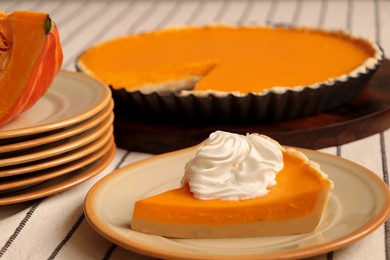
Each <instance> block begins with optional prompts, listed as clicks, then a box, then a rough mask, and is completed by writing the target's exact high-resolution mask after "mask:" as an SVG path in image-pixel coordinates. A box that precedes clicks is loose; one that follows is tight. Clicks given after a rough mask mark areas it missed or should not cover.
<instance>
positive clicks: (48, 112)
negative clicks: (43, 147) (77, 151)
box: [0, 71, 111, 139]
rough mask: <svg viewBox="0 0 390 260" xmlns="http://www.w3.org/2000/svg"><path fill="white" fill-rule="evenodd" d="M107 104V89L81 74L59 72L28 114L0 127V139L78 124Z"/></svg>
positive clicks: (109, 96)
mask: <svg viewBox="0 0 390 260" xmlns="http://www.w3.org/2000/svg"><path fill="white" fill-rule="evenodd" d="M110 100H111V91H110V89H109V88H108V87H107V86H106V85H105V84H104V83H102V82H100V81H98V80H96V79H93V78H91V77H89V76H86V75H85V74H81V73H77V72H67V71H61V72H60V73H58V75H57V76H56V77H55V78H54V81H53V83H52V85H51V86H50V88H49V90H48V91H47V92H46V94H45V95H43V96H42V97H41V98H40V99H39V101H38V102H37V103H36V104H35V105H34V106H33V107H31V108H30V109H29V110H27V111H25V112H24V113H22V114H20V115H18V116H17V117H16V118H14V119H13V120H12V121H11V122H9V123H8V124H6V125H4V126H2V127H0V139H5V138H13V137H18V136H26V135H32V134H37V133H42V132H47V131H51V130H55V129H59V128H62V127H66V126H69V125H72V124H76V123H78V122H81V121H83V120H85V119H87V118H89V117H91V116H93V115H95V114H96V113H97V112H99V111H100V110H102V109H103V108H104V107H106V106H107V104H108V103H109V101H110Z"/></svg>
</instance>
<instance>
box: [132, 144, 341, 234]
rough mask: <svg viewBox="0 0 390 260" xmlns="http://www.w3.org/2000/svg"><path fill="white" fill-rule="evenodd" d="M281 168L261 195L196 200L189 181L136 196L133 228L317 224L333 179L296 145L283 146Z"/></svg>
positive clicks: (270, 230) (293, 229) (218, 229)
mask: <svg viewBox="0 0 390 260" xmlns="http://www.w3.org/2000/svg"><path fill="white" fill-rule="evenodd" d="M283 157H284V159H283V161H284V168H283V170H282V171H281V172H279V173H278V175H277V177H276V183H277V184H276V185H274V186H272V187H269V188H268V189H269V193H268V194H266V195H265V196H262V197H258V198H254V199H247V200H239V201H223V200H218V199H214V200H200V199H196V198H194V197H193V195H192V193H191V192H190V190H189V187H188V185H187V186H183V187H180V188H177V189H173V190H169V191H166V192H164V193H160V194H157V195H154V196H151V197H148V198H144V199H140V200H138V201H136V202H135V206H134V213H133V219H132V222H131V228H132V229H133V230H135V231H140V232H143V233H148V234H156V235H161V236H166V237H176V238H232V237H256V236H274V235H290V234H298V233H307V232H311V231H313V230H315V228H316V227H317V225H318V223H319V222H320V219H321V216H322V212H323V210H324V208H325V205H326V203H327V201H328V197H329V192H330V190H331V189H332V185H333V183H332V182H331V181H330V180H329V179H328V178H327V176H326V175H325V174H324V173H323V172H322V171H321V170H320V169H319V166H318V165H317V164H316V163H314V162H312V161H310V160H308V158H307V157H306V156H305V155H303V154H302V153H301V152H298V151H297V150H295V149H294V148H287V149H286V150H285V151H284V152H283Z"/></svg>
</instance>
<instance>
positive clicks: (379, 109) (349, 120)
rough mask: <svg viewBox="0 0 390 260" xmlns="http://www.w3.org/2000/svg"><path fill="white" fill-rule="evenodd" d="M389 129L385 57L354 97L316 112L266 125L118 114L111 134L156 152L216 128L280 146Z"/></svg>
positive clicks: (318, 144)
mask: <svg viewBox="0 0 390 260" xmlns="http://www.w3.org/2000/svg"><path fill="white" fill-rule="evenodd" d="M389 127H390V60H384V62H383V64H382V65H381V66H380V68H379V69H378V71H377V72H376V73H375V74H374V76H373V77H372V79H371V80H370V82H369V83H368V85H367V86H366V87H365V88H364V90H363V91H362V92H361V93H360V94H359V96H358V97H356V98H355V99H353V100H352V101H350V102H348V103H346V104H344V105H342V106H340V107H338V108H335V109H331V110H329V111H326V112H324V113H321V114H318V115H315V116H310V117H306V118H302V119H296V120H290V121H283V122H275V123H268V124H253V125H251V124H246V125H242V124H241V125H206V126H204V125H203V126H194V125H180V124H176V125H175V124H162V123H153V122H148V121H140V120H136V119H134V118H124V117H120V116H118V115H116V118H115V122H114V135H115V140H116V144H117V146H118V147H120V148H124V149H127V150H132V151H139V152H146V153H154V154H159V153H164V152H169V151H174V150H177V149H181V148H185V147H189V146H193V145H196V144H198V143H200V142H201V141H203V140H204V139H206V138H207V137H208V136H209V134H210V133H211V132H214V131H216V130H224V131H229V132H235V133H241V134H246V133H262V134H265V135H268V136H270V137H272V138H274V139H275V140H277V141H278V142H280V143H281V144H283V145H290V146H296V147H302V148H309V149H320V148H325V147H329V146H335V145H341V144H345V143H348V142H351V141H355V140H358V139H361V138H364V137H367V136H370V135H372V134H375V133H378V132H380V131H384V130H386V129H388V128H389Z"/></svg>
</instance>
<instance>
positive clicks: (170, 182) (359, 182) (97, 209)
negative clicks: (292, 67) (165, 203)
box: [84, 147, 390, 259]
mask: <svg viewBox="0 0 390 260" xmlns="http://www.w3.org/2000/svg"><path fill="white" fill-rule="evenodd" d="M300 150H301V151H302V152H304V153H305V154H306V155H307V156H308V157H309V158H310V159H311V160H314V161H316V162H318V163H319V164H320V165H321V168H322V169H323V170H324V171H325V172H326V173H327V174H328V175H329V177H330V178H331V179H332V180H333V181H334V183H335V188H334V190H333V191H332V193H331V197H330V201H329V203H328V205H327V207H326V209H325V211H324V214H323V217H322V220H321V222H320V224H319V226H318V228H317V229H316V231H314V232H312V233H307V234H299V235H290V236H275V237H258V238H239V239H172V238H165V237H161V236H156V235H148V234H144V233H140V232H136V231H132V230H131V229H130V222H131V218H132V213H133V205H134V202H135V201H136V200H138V199H141V198H144V197H147V196H150V195H153V194H157V193H160V192H162V191H164V190H168V189H172V188H175V187H178V186H179V185H180V179H181V177H182V175H183V169H184V165H185V163H186V162H187V161H188V160H189V159H190V158H191V157H193V156H194V154H195V152H196V149H195V148H194V147H192V148H188V149H184V150H179V151H176V152H172V153H167V154H162V155H159V156H154V157H152V158H149V159H146V160H143V161H140V162H137V163H134V164H131V165H129V166H125V167H123V168H120V169H118V170H116V171H115V172H113V173H111V174H109V175H107V176H106V177H104V178H103V179H101V180H99V181H98V182H97V183H96V184H95V185H94V186H93V187H92V188H91V190H90V191H89V193H88V195H87V197H86V199H85V203H84V212H85V215H86V218H87V220H88V221H89V223H90V224H91V225H92V227H93V228H94V229H95V230H96V231H98V232H99V233H100V234H101V235H103V236H104V237H106V238H107V239H108V240H110V241H112V242H113V243H115V244H117V245H119V246H121V247H123V248H126V249H128V250H131V251H135V252H137V253H141V254H145V255H149V256H152V257H158V258H163V259H164V258H175V259H210V258H211V259H270V258H280V259H293V258H294V259H295V258H306V257H310V256H314V255H318V254H322V253H326V252H329V251H333V250H336V249H339V248H341V247H344V246H347V245H349V244H351V243H353V242H355V241H356V240H358V239H360V238H362V237H364V236H366V235H367V234H369V233H371V232H372V231H374V230H375V229H376V228H378V227H379V226H380V225H381V224H382V223H383V222H384V221H386V219H387V218H388V216H389V214H390V192H389V188H388V187H387V186H386V184H385V183H384V182H383V181H382V180H381V179H380V178H379V177H378V176H377V175H376V174H375V173H373V172H371V171H369V170H368V169H366V168H364V167H362V166H359V165H357V164H355V163H353V162H351V161H348V160H345V159H342V158H340V157H336V156H333V155H329V154H325V153H321V152H317V151H312V150H305V149H300Z"/></svg>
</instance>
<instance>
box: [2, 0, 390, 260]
mask: <svg viewBox="0 0 390 260" xmlns="http://www.w3.org/2000/svg"><path fill="white" fill-rule="evenodd" d="M0 9H2V10H6V11H7V12H12V11H14V10H18V9H19V10H20V9H24V10H34V11H43V12H47V13H49V14H50V15H51V16H52V18H53V19H54V20H55V21H56V23H57V25H58V27H59V31H60V35H61V41H62V46H63V51H64V63H63V69H64V70H71V71H72V70H75V68H74V63H75V58H76V57H77V55H78V54H79V53H80V52H81V51H83V50H85V49H86V48H88V47H89V46H92V45H94V44H96V43H98V42H101V41H105V40H108V39H111V38H113V37H116V36H119V35H126V34H130V33H136V32H140V31H146V30H152V29H156V28H161V27H165V26H170V25H182V24H206V23H235V24H237V23H252V22H253V23H258V24H264V23H268V22H269V23H286V24H293V25H298V26H300V25H302V26H318V27H323V28H335V29H340V28H342V29H346V30H348V31H351V32H352V33H354V34H357V35H363V36H365V37H369V38H372V39H374V40H376V41H378V42H379V43H380V44H381V46H382V47H383V48H384V50H385V52H390V1H388V0H377V1H368V0H366V1H363V0H360V1H353V0H351V1H336V0H312V1H305V0H295V1H294V0H290V1H289V0H285V1H281V0H280V1H277V0H276V1H271V0H268V1H255V0H248V1H239V0H236V1H233V0H232V1H229V0H226V1H219V0H216V1H205V0H191V1H185V0H177V1H168V0H166V1H165V0H160V1H158V0H156V1H150V0H147V1H141V0H138V1H137V0H133V1H115V0H113V1H109V0H107V1H98V0H96V1H84V0H78V1H76V0H70V1H65V0H63V1H61V0H57V1H55V0H54V1H53V0H50V1H49V0H47V1H44V0H38V1H32V0H26V1H23V0H1V1H0ZM389 87H390V86H389ZM389 120H390V119H389ZM367 127H370V126H367ZM321 151H323V152H326V153H331V154H336V155H338V156H341V157H344V158H347V159H350V160H352V161H354V162H357V163H359V164H361V165H363V166H365V167H367V168H368V169H370V170H372V171H373V172H375V173H376V174H378V175H379V176H380V177H381V178H383V180H384V181H385V182H386V183H387V184H388V183H389V179H388V165H389V163H390V131H389V130H387V131H384V132H381V133H378V134H375V135H372V136H370V137H367V138H364V139H362V140H358V141H354V142H352V143H348V144H345V145H341V146H337V147H329V148H326V149H322V150H321ZM149 156H152V155H150V154H144V153H139V152H135V151H126V150H123V149H118V150H117V152H116V155H115V158H114V160H113V161H112V163H111V164H110V165H109V166H108V167H107V168H106V169H105V170H103V171H102V172H101V173H100V174H99V175H97V176H95V177H94V178H92V179H90V180H89V181H87V182H85V183H83V184H81V185H78V186H76V187H75V188H73V189H71V190H68V191H65V192H62V193H60V194H56V195H53V196H50V197H47V198H44V199H39V200H35V201H30V202H25V203H21V204H17V205H9V206H1V207H0V258H2V259H150V258H148V257H145V256H140V255H137V254H134V253H132V252H129V251H126V250H124V249H122V248H120V247H118V246H116V245H114V244H112V243H110V242H109V241H107V240H106V239H104V238H103V237H101V236H100V235H99V234H98V233H97V232H95V231H94V230H93V229H92V228H91V227H90V225H89V224H88V223H87V221H86V219H85V217H84V214H83V201H84V198H85V195H86V193H87V192H88V190H89V189H90V188H91V186H92V185H93V184H94V183H95V182H96V181H98V180H99V179H100V178H101V177H103V176H105V175H106V174H108V173H110V172H112V171H113V170H114V169H116V168H118V167H122V166H125V165H127V164H130V163H132V162H134V161H137V160H140V159H142V158H146V157H149ZM313 259H353V260H359V259H360V260H366V259H374V260H385V259H390V225H389V222H387V223H386V224H385V225H382V226H380V227H379V228H378V229H377V230H376V231H375V232H373V233H371V234H370V235H368V236H367V237H365V238H363V239H361V240H360V241H358V242H356V243H354V244H352V245H350V246H348V247H346V248H343V249H341V250H338V251H335V252H331V253H328V254H326V255H321V256H318V257H315V258H313Z"/></svg>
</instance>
